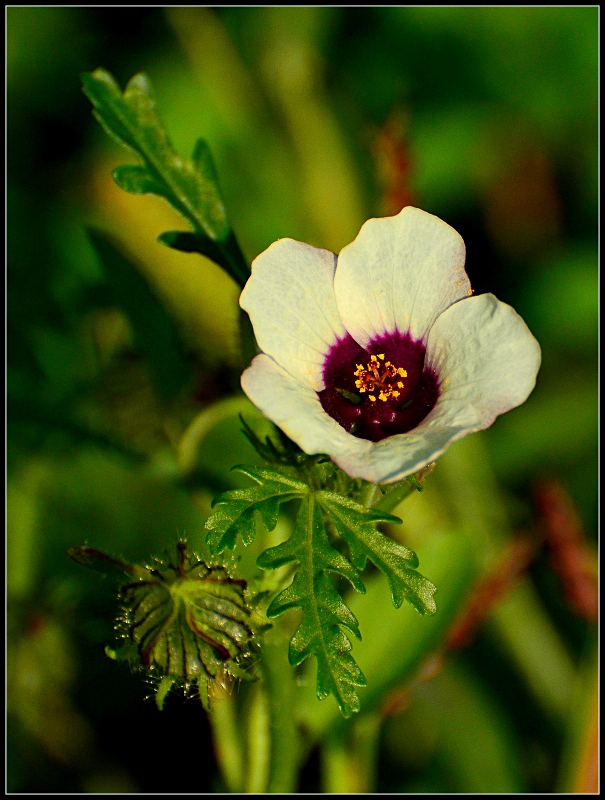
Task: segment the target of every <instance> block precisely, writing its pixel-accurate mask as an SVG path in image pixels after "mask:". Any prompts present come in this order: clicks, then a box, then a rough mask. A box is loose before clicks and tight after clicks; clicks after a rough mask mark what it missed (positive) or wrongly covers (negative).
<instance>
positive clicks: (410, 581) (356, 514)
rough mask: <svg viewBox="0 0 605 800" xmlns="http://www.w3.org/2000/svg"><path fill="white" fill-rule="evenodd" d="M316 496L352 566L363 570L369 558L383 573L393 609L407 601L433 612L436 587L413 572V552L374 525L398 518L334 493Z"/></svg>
mask: <svg viewBox="0 0 605 800" xmlns="http://www.w3.org/2000/svg"><path fill="white" fill-rule="evenodd" d="M317 499H318V501H319V503H320V504H321V506H322V508H323V509H324V511H325V512H326V514H327V515H328V516H329V519H330V520H331V521H332V522H333V524H334V527H335V528H336V530H337V532H338V534H339V536H341V537H342V538H343V539H344V540H345V542H346V543H347V545H348V546H349V550H350V553H351V561H352V562H353V564H354V565H355V567H356V568H357V569H358V570H363V569H364V568H365V566H366V561H367V559H368V558H369V559H370V561H372V563H373V564H374V565H375V566H377V567H378V569H380V570H381V571H382V572H384V574H385V575H386V577H387V579H388V581H389V586H390V589H391V595H392V598H393V604H394V606H395V608H399V607H400V606H401V604H402V603H403V601H404V600H407V601H408V602H410V603H411V604H412V605H413V606H414V608H415V609H416V610H417V611H419V612H420V613H421V614H434V613H435V612H436V611H437V606H436V605H435V601H434V599H433V595H434V594H435V592H436V591H437V588H436V587H435V586H434V585H433V584H432V583H431V582H430V581H428V580H427V579H426V578H424V577H423V576H422V575H421V574H420V573H419V572H417V571H416V569H415V568H416V567H417V566H418V557H417V556H416V554H415V553H414V552H413V551H412V550H409V549H408V548H407V547H404V546H403V545H401V544H398V543H397V542H394V541H393V540H392V539H389V538H388V537H387V536H384V534H382V533H380V531H377V530H376V529H375V527H374V524H375V523H377V522H401V520H400V519H398V517H393V516H392V515H391V514H385V513H383V512H380V511H375V510H373V509H369V508H366V507H365V506H361V505H359V503H356V502H355V501H354V500H351V499H350V498H348V497H343V496H342V495H340V494H336V493H335V492H326V491H323V492H317Z"/></svg>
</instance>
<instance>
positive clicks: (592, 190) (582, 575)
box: [7, 7, 598, 793]
mask: <svg viewBox="0 0 605 800" xmlns="http://www.w3.org/2000/svg"><path fill="white" fill-rule="evenodd" d="M597 30H598V8H597V7H580V8H571V7H567V8H564V7H550V8H548V7H543V8H542V7H534V8H520V7H519V8H487V7H486V8H458V7H447V8H379V9H370V8H367V9H364V8H275V9H268V8H258V9H257V8H220V9H203V8H174V9H160V8H135V7H133V8H127V9H117V8H71V7H63V8H42V7H38V8H27V7H10V8H8V9H7V34H8V38H7V48H8V49H7V98H8V195H7V197H8V278H7V289H8V294H7V297H8V449H7V459H8V493H7V502H8V570H7V581H8V583H7V585H8V624H7V640H8V645H9V660H8V668H9V682H8V700H9V722H8V733H9V739H8V789H9V791H11V792H41V793H45V792H74V791H86V792H137V791H142V792H150V791H156V792H173V791H176V792H178V791H196V792H200V791H201V792H203V791H219V790H221V788H222V784H221V779H220V776H219V774H218V772H217V768H216V766H215V760H214V756H213V750H212V743H211V740H210V736H209V729H208V724H207V721H206V719H205V715H204V713H203V711H202V709H201V707H200V706H199V703H197V702H195V701H184V700H182V699H180V698H178V697H176V696H174V697H170V698H169V702H168V703H167V706H166V708H165V710H164V711H162V712H159V711H157V709H156V708H155V704H154V703H153V700H149V699H145V698H146V697H147V696H148V695H149V694H150V690H149V687H148V686H146V685H145V684H144V683H143V682H142V680H141V678H140V676H137V675H134V674H131V672H130V671H129V669H128V668H127V667H124V666H123V665H120V664H116V663H115V662H112V661H110V660H109V659H108V658H107V657H106V656H105V655H104V646H105V644H107V643H111V641H112V636H113V633H112V619H113V616H114V614H115V586H114V585H113V584H111V582H110V581H108V580H105V581H104V580H103V579H101V578H100V577H99V576H98V575H97V574H95V573H89V574H88V573H86V571H85V570H84V569H82V568H81V567H78V566H77V565H76V564H74V563H73V562H71V561H70V560H69V558H68V557H67V556H66V550H67V548H68V547H71V546H74V545H77V544H81V543H83V542H84V541H86V542H88V543H89V544H92V545H93V546H95V547H98V548H100V549H103V550H106V551H108V552H111V553H114V554H116V555H121V556H124V557H127V558H131V559H145V558H147V557H148V556H149V555H151V554H153V553H158V552H161V550H162V549H163V548H164V547H165V546H166V545H167V544H168V543H170V542H171V541H174V540H175V539H176V538H178V536H183V535H184V536H186V537H187V538H188V539H189V541H190V542H192V543H193V544H198V543H200V542H201V540H202V537H203V522H204V515H205V514H206V513H207V512H208V509H209V502H210V499H211V497H212V495H213V494H214V493H216V491H218V490H220V489H222V488H225V487H228V486H232V485H234V483H233V481H234V478H233V476H232V475H230V474H229V471H228V470H229V467H230V466H232V465H233V464H235V463H238V462H240V463H241V462H242V461H250V460H251V459H252V458H253V457H254V454H253V453H252V451H251V450H250V449H247V445H246V442H245V440H244V438H243V437H242V436H241V435H240V434H239V425H238V422H237V413H238V412H239V411H242V410H243V411H249V413H251V414H252V413H253V412H252V411H250V409H249V407H248V406H247V405H246V401H245V399H244V398H242V397H241V396H239V395H238V391H239V390H238V386H239V377H238V376H239V372H240V371H241V362H240V358H239V356H238V340H237V294H238V291H237V287H236V286H235V284H234V283H233V282H232V281H231V280H230V278H228V277H227V276H226V275H225V274H224V273H222V272H221V271H220V270H219V268H218V267H216V266H215V265H214V264H212V263H211V262H208V261H205V260H204V259H202V258H201V257H199V256H196V255H186V254H182V253H178V252H176V251H171V250H169V249H168V248H166V247H163V246H162V245H160V244H158V243H157V242H156V238H157V236H158V234H160V233H161V232H163V231H165V230H171V229H183V224H182V222H181V221H180V220H179V219H178V218H177V217H176V214H175V213H173V212H172V210H171V209H170V208H168V206H166V205H165V204H163V202H162V201H161V200H159V199H157V198H153V197H149V196H143V197H140V196H132V195H127V194H125V193H124V192H122V191H121V190H119V189H118V188H117V187H116V186H115V184H114V183H113V181H112V179H111V170H112V169H113V168H114V167H116V166H117V165H119V164H122V163H128V161H129V159H130V161H132V157H131V156H130V155H129V154H128V153H127V152H126V151H125V150H124V149H123V148H121V147H120V146H119V145H117V144H115V143H113V142H111V141H110V140H108V139H107V137H106V135H105V134H104V133H103V131H102V130H101V129H100V128H99V126H98V125H97V123H96V122H95V121H94V120H93V118H92V115H91V113H90V106H89V103H88V101H87V100H86V98H85V97H84V96H83V95H82V94H81V92H80V88H79V78H78V75H79V73H80V72H82V71H92V70H93V69H95V68H96V67H98V66H102V67H104V68H106V69H108V70H109V71H110V72H112V73H113V75H114V76H115V77H116V79H117V80H118V81H119V82H120V84H121V85H122V86H124V84H125V83H126V81H127V80H128V79H129V78H130V77H132V75H134V74H135V73H137V72H140V71H144V72H146V73H147V74H148V75H149V76H150V78H151V80H152V82H153V84H154V87H155V90H156V95H157V99H158V105H159V109H160V114H161V116H162V118H163V120H164V122H165V124H166V127H167V129H168V131H169V132H170V135H171V137H172V139H173V141H174V143H175V146H176V147H177V149H178V150H179V152H181V153H183V154H184V155H188V154H189V153H190V152H191V150H192V147H193V145H194V142H195V141H196V139H197V138H198V137H199V136H204V137H205V138H206V139H207V140H208V142H209V143H210V145H211V148H212V151H213V153H214V156H215V159H216V162H217V165H218V171H219V176H220V180H221V185H222V188H223V193H224V197H225V200H226V204H227V208H228V212H229V215H230V218H231V222H232V224H233V227H234V229H235V231H236V233H237V236H238V238H239V240H240V243H241V245H242V248H243V250H244V252H245V253H246V256H247V257H248V258H250V259H252V258H254V257H255V256H256V255H257V254H258V253H259V252H261V251H262V250H263V249H264V248H266V247H267V246H268V245H269V244H270V243H271V242H273V241H274V240H275V239H277V238H278V237H281V236H289V237H292V238H295V239H300V240H301V241H306V242H309V243H311V244H314V245H318V246H321V247H326V248H329V249H332V250H334V251H336V252H338V251H339V250H340V248H341V247H342V246H344V245H345V244H347V243H348V242H350V241H352V239H353V238H354V237H355V235H356V234H357V231H358V230H359V227H360V225H361V224H362V223H363V222H364V221H365V220H366V219H367V218H369V217H372V216H380V215H388V214H394V213H397V212H398V211H399V210H400V209H401V208H402V207H403V206H404V205H407V204H413V205H417V206H418V207H420V208H423V209H425V210H426V211H429V212H431V213H434V214H436V215H438V216H439V217H441V218H442V219H444V220H446V221H447V222H448V223H449V224H450V225H452V226H453V227H454V228H455V229H456V230H458V231H459V232H460V233H461V235H462V236H463V238H464V240H465V242H466V246H467V254H468V255H467V271H468V273H469V276H470V278H471V282H472V284H473V287H474V289H475V292H476V293H481V292H486V291H490V292H493V293H494V294H496V296H497V297H498V298H499V299H501V300H503V301H505V302H507V303H509V304H511V305H512V306H514V308H515V309H516V310H517V311H518V312H519V313H520V314H521V315H522V316H523V317H524V319H525V320H526V322H527V324H528V325H529V327H530V329H531V330H532V332H533V333H534V335H535V336H536V337H537V339H538V340H539V342H540V344H541V346H542V351H543V366H542V369H541V372H540V374H539V376H538V383H537V386H536V389H535V391H534V393H533V394H532V396H531V397H530V398H529V400H528V401H527V403H526V404H525V405H524V406H522V407H521V408H519V409H516V410H514V411H512V412H510V413H509V414H507V415H506V416H505V417H503V418H501V419H499V420H497V422H496V423H495V424H494V426H493V427H492V428H491V429H490V430H489V431H486V432H484V433H482V434H477V435H476V436H473V437H470V439H468V440H465V441H463V442H461V443H458V444H457V445H454V447H453V448H452V449H451V451H450V452H449V453H448V454H447V455H446V456H445V457H444V458H443V459H442V460H441V461H440V462H439V464H438V466H437V468H436V470H435V472H434V474H433V475H431V476H430V477H428V478H427V483H426V487H427V488H426V491H425V492H423V493H422V495H416V496H414V497H413V498H411V499H410V500H408V501H406V502H407V504H408V505H406V506H402V507H401V509H400V513H401V515H402V516H403V517H404V525H403V526H402V531H403V533H399V534H397V535H400V536H401V535H403V536H404V537H406V539H405V540H406V541H408V542H411V544H412V546H414V548H415V549H417V551H418V553H419V555H420V560H421V567H422V563H423V560H422V554H423V543H424V542H425V541H426V540H430V538H431V537H432V536H436V535H446V534H445V533H443V532H445V531H450V532H451V531H452V530H454V529H456V530H458V531H462V532H463V534H461V535H464V536H466V537H467V538H468V540H469V541H470V542H471V543H472V549H473V553H474V558H475V567H476V573H475V579H474V580H475V581H476V582H475V583H474V584H473V586H469V592H470V597H471V600H470V601H469V602H470V603H471V605H470V606H467V608H466V612H464V613H466V617H465V624H466V625H467V629H466V633H464V632H463V634H460V631H458V634H459V635H458V641H457V643H456V642H454V641H453V638H452V637H453V634H452V631H450V637H449V639H448V638H447V637H446V636H445V634H444V635H443V637H442V640H441V645H440V648H441V649H440V656H439V666H440V669H433V673H432V675H433V676H432V677H431V679H430V680H424V681H420V680H419V678H418V676H416V680H415V681H412V682H410V681H407V683H405V685H404V686H403V687H399V688H398V689H397V691H396V692H395V694H392V695H389V697H387V698H386V699H385V702H384V703H383V705H382V706H381V709H382V710H381V712H380V715H379V717H380V719H379V726H378V730H379V733H378V738H377V740H376V741H377V749H378V754H377V758H376V762H375V764H374V772H373V777H372V781H371V784H369V785H368V786H369V789H370V791H372V790H373V791H377V792H418V791H428V792H435V791H437V792H439V791H442V792H444V791H445V792H491V791H499V792H523V791H534V792H552V791H572V790H574V789H575V790H584V791H590V790H591V788H593V789H594V788H596V787H595V785H594V777H591V776H594V774H595V773H594V768H595V763H596V762H594V760H593V761H591V759H594V758H595V757H596V755H595V754H596V750H595V747H596V727H595V725H596V722H595V720H596V716H595V714H596V708H597V706H596V702H597V701H596V677H595V676H596V657H595V649H596V624H595V623H596V587H597V583H596V568H595V564H596V555H595V554H596V526H597V324H598V322H597V280H598V275H597V221H598V217H597V214H598V209H597V188H598V185H597V166H598V165H597V161H598V149H597V104H598V88H597V87H598V84H597V74H598V73H597ZM86 225H88V226H92V227H95V228H97V229H100V230H103V231H106V232H109V233H111V234H112V235H113V236H114V238H115V241H118V242H119V243H120V247H121V248H122V250H123V254H124V256H125V257H126V261H125V262H124V265H123V269H121V270H120V269H113V270H112V269H108V268H107V265H105V266H104V267H103V266H102V265H101V264H100V263H99V262H98V260H97V259H96V257H95V253H94V251H93V249H92V248H91V246H90V242H89V240H88V239H87V236H86V234H85V231H84V226H86ZM209 407H212V408H213V409H218V411H217V413H216V414H215V417H216V419H215V421H214V423H213V424H212V425H210V427H208V426H206V429H205V432H204V435H203V437H202V439H203V441H202V439H200V438H199V437H198V440H196V441H195V442H194V444H195V447H194V460H195V469H193V470H192V469H190V467H191V465H190V464H189V462H188V461H187V459H188V458H189V459H191V454H190V453H189V455H188V454H187V453H186V452H183V447H182V441H183V439H182V436H183V432H186V431H188V430H190V428H189V426H190V425H191V423H192V420H195V419H196V415H198V414H199V413H200V412H203V411H204V410H205V409H207V408H209ZM188 452H189V451H188ZM439 532H441V533H439ZM450 535H453V534H451V533H450ZM451 570H452V572H455V570H456V564H455V563H452V565H451ZM482 576H483V581H482ZM485 576H487V578H486V577H485ZM427 577H429V578H431V577H432V576H431V574H430V573H429V574H427ZM481 581H482V582H481ZM490 581H491V582H490ZM473 587H474V588H473ZM473 592H474V594H473ZM473 598H474V600H473ZM477 598H478V599H477ZM473 602H474V603H475V605H474V606H473V605H472V603H473ZM478 609H479V610H478ZM463 611H464V609H462V611H461V613H462V612H463ZM488 612H489V613H488ZM463 616H464V614H463ZM483 617H487V619H486V620H485V621H484V622H482V623H481V624H479V623H480V622H481V620H482V619H483ZM454 638H455V637H454ZM448 642H449V645H448ZM462 645H465V646H464V647H462ZM446 646H448V647H449V652H448V653H446V654H445V655H444V654H443V651H444V648H446ZM424 677H427V675H426V674H425V675H424ZM395 688H396V687H395ZM387 700H388V702H386V701H387ZM332 702H333V700H332V699H331V698H329V699H328V700H326V701H324V703H326V704H329V703H332ZM321 758H322V756H321V754H320V753H319V752H318V751H317V750H315V751H313V752H312V753H311V756H310V758H309V760H308V762H307V763H306V765H305V767H304V769H303V770H302V773H301V778H300V786H299V788H300V789H301V790H306V791H330V790H331V789H333V788H334V787H331V785H330V784H329V783H326V778H325V775H324V777H323V778H322V769H321ZM591 781H592V783H591ZM334 790H335V789H334Z"/></svg>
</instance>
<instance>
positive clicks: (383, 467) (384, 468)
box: [240, 206, 540, 483]
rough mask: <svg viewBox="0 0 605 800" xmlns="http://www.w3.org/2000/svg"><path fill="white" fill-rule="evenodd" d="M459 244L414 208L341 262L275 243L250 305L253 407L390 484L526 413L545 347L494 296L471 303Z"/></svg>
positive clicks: (246, 294)
mask: <svg viewBox="0 0 605 800" xmlns="http://www.w3.org/2000/svg"><path fill="white" fill-rule="evenodd" d="M464 259H465V247H464V242H463V241H462V238H461V237H460V235H459V234H458V233H456V231H455V230H454V229H453V228H451V227H450V226H449V225H447V224H446V223H445V222H443V221H442V220H440V219H438V218H437V217H434V216H433V215H432V214H427V213H426V212H424V211H420V210H419V209H417V208H412V207H411V206H408V207H406V208H404V209H403V211H401V212H400V213H399V214H398V215H397V216H395V217H385V218H381V219H370V220H368V221H367V222H366V223H365V224H364V225H363V226H362V228H361V230H360V232H359V234H358V236H357V238H356V239H355V241H354V242H352V243H351V244H349V245H347V246H346V247H345V248H343V250H342V251H341V253H340V255H339V256H336V255H334V253H331V252H329V251H327V250H321V249H318V248H315V247H311V246H310V245H307V244H303V243H301V242H296V241H293V240H292V239H279V240H278V241H277V242H274V244H272V245H271V246H270V247H269V248H268V249H267V250H265V252H264V253H261V255H259V256H258V258H256V259H255V261H254V262H253V264H252V277H251V278H250V279H249V281H248V283H247V284H246V287H245V288H244V291H243V293H242V296H241V300H240V304H241V306H242V308H244V309H245V310H246V311H247V312H248V314H249V315H250V318H251V320H252V324H253V326H254V331H255V334H256V338H257V341H258V344H259V346H260V348H261V350H262V351H263V352H262V354H261V355H259V356H257V357H256V358H255V359H254V360H253V362H252V364H251V365H250V367H249V368H248V369H247V370H246V371H245V372H244V374H243V375H242V386H243V388H244V391H245V392H246V394H247V395H248V397H249V398H250V399H251V400H252V402H253V403H254V404H255V405H256V406H257V407H258V408H259V409H260V410H261V411H262V412H263V413H264V414H265V415H266V416H267V417H268V418H269V419H271V420H272V421H273V422H275V423H276V424H277V425H278V426H279V427H280V428H282V430H283V431H284V432H285V433H286V434H287V435H288V436H289V437H290V438H291V439H292V440H293V441H295V442H296V443H297V444H298V445H299V446H300V447H301V448H302V449H303V450H304V451H305V452H306V453H309V454H313V453H327V454H328V455H329V456H330V457H331V458H332V460H333V461H334V462H335V463H336V464H337V465H338V466H339V467H341V469H343V470H344V471H345V472H347V473H348V474H349V475H351V476H353V477H357V478H364V479H365V480H368V481H371V482H372V483H390V482H393V481H397V480H400V479H401V478H404V477H405V476H407V475H410V474H412V473H413V472H416V471H417V470H419V469H421V468H422V467H423V466H425V465H426V464H428V463H430V462H432V461H434V460H435V459H436V458H437V457H438V456H439V455H441V454H442V453H443V452H444V450H445V449H446V448H447V447H448V446H449V445H450V444H451V443H452V442H454V441H456V440H457V439H461V438H462V437H463V436H466V435H467V434H468V433H472V432H473V431H478V430H483V429H484V428H487V427H489V426H490V425H491V424H492V423H493V421H494V420H495V418H496V417H497V416H498V415H499V414H503V413H504V412H505V411H509V410H510V409H511V408H514V407H515V406H518V405H520V404H521V403H523V402H524V401H525V400H526V399H527V397H528V395H529V394H530V392H531V391H532V389H533V387H534V384H535V381H536V375H537V372H538V369H539V366H540V347H539V345H538V343H537V341H536V340H535V339H534V337H533V336H532V334H531V333H530V331H529V330H528V328H527V326H526V324H525V323H524V322H523V320H522V319H521V317H519V315H518V314H517V313H516V312H515V311H514V310H513V309H512V308H511V307H510V306H508V305H506V304H504V303H501V302H500V301H499V300H497V299H496V298H495V297H494V296H493V295H492V294H484V295H480V296H478V297H473V296H472V289H471V287H470V283H469V279H468V277H467V275H466V272H465V271H464Z"/></svg>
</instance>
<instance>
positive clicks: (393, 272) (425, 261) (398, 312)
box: [334, 206, 470, 347]
mask: <svg viewBox="0 0 605 800" xmlns="http://www.w3.org/2000/svg"><path fill="white" fill-rule="evenodd" d="M464 259H465V247H464V242H463V240H462V238H461V236H460V235H459V234H458V233H456V231H455V230H454V229H453V228H451V227H450V226H449V225H447V224H446V223H445V222H443V221H442V220H440V219H439V218H438V217H435V216H433V215H432V214H427V213H426V212H425V211H421V210H420V209H418V208H413V207H412V206H407V207H406V208H404V209H403V211H401V212H400V213H399V214H398V215H397V216H395V217H383V218H381V219H370V220H368V221H367V222H366V223H365V224H364V225H363V226H362V228H361V230H360V231H359V234H358V235H357V238H356V239H355V241H354V242H352V243H351V244H349V245H347V246H346V247H344V248H343V249H342V250H341V253H340V255H339V257H338V267H337V269H336V276H335V279H334V289H335V292H336V302H337V305H338V311H339V312H340V317H341V319H342V321H343V323H344V325H345V327H346V329H347V330H348V331H349V333H350V334H351V335H352V336H353V337H354V338H355V339H356V340H357V341H358V342H359V344H360V345H361V346H362V347H366V346H367V345H368V343H369V342H370V341H371V340H372V339H375V338H376V337H377V336H380V335H381V334H383V333H385V332H392V331H394V330H395V329H396V328H397V329H399V331H400V332H401V333H407V332H408V331H409V332H410V333H411V335H412V337H413V338H414V339H425V338H426V336H427V335H428V332H429V330H430V329H431V326H432V325H433V323H434V321H435V320H436V319H437V317H438V316H439V315H440V314H441V313H442V312H443V311H445V309H446V308H448V307H449V306H451V305H452V304H453V303H455V302H456V301H457V300H461V299H462V298H463V297H467V296H468V294H469V292H470V283H469V280H468V277H467V275H466V272H465V271H464Z"/></svg>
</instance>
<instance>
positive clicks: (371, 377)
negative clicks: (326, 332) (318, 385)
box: [318, 330, 439, 442]
mask: <svg viewBox="0 0 605 800" xmlns="http://www.w3.org/2000/svg"><path fill="white" fill-rule="evenodd" d="M425 354H426V347H425V346H424V344H423V343H422V341H419V340H415V339H412V337H411V336H410V334H409V333H405V334H403V333H400V332H399V331H398V330H395V331H393V332H392V333H385V334H383V335H382V336H378V337H377V338H376V339H373V340H372V341H371V342H370V343H369V345H368V347H367V349H365V350H364V348H363V347H361V346H360V345H359V344H357V342H356V341H355V339H353V337H352V336H351V335H350V334H348V333H347V334H346V335H345V336H344V337H343V338H342V339H338V341H337V342H336V343H335V344H334V345H333V346H332V347H331V348H330V351H329V352H328V354H327V356H326V360H325V362H324V369H323V379H324V383H325V385H326V388H325V389H323V390H322V391H321V392H318V396H319V400H320V402H321V405H322V407H323V409H324V411H326V412H327V413H328V414H329V415H330V416H331V417H332V419H335V420H336V422H338V424H339V425H342V427H343V428H344V429H345V430H347V431H348V432H349V433H352V434H353V435H354V436H358V437H359V438H360V439H369V440H370V441H371V442H379V441H380V440H381V439H386V437H387V436H393V435H394V434H396V433H407V432H408V431H411V430H412V429H413V428H415V427H416V426H417V425H419V424H420V423H421V422H422V420H423V419H424V418H425V417H426V416H427V414H428V413H429V411H432V409H433V408H434V407H435V404H436V403H437V399H438V397H439V378H438V376H437V373H436V372H435V370H434V369H429V368H428V367H425V366H424V357H425Z"/></svg>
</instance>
